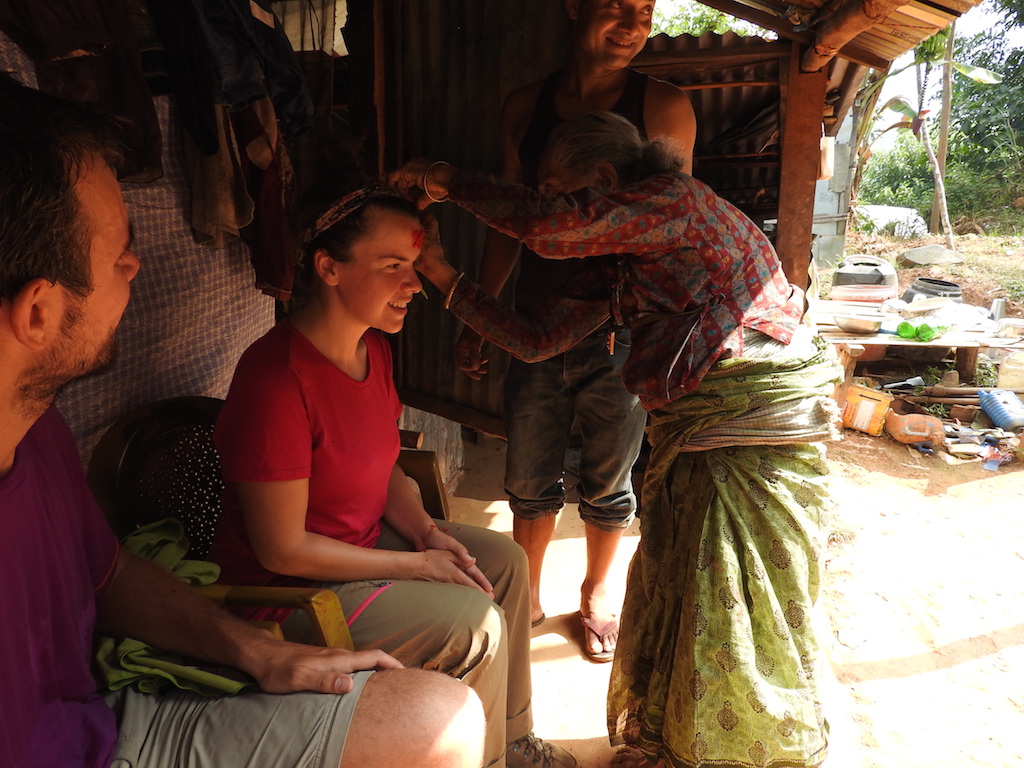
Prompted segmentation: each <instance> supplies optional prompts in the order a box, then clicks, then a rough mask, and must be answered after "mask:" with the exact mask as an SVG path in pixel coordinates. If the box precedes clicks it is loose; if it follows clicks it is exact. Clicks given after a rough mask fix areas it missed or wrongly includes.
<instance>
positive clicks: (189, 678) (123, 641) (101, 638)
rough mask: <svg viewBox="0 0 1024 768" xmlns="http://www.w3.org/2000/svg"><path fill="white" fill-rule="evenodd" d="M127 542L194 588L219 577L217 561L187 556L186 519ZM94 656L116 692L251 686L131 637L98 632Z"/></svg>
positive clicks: (223, 690)
mask: <svg viewBox="0 0 1024 768" xmlns="http://www.w3.org/2000/svg"><path fill="white" fill-rule="evenodd" d="M122 546H124V547H125V548H126V549H127V550H128V551H130V552H133V553H135V554H136V555H139V556H140V557H144V558H146V559H147V560H152V561H153V562H154V563H157V564H158V565H160V566H161V567H163V568H166V569H168V570H169V571H171V572H172V573H174V574H175V575H176V576H178V577H179V578H180V579H181V580H182V581H184V582H185V583H186V584H189V585H190V586H193V587H199V586H204V585H206V584H212V583H213V582H215V581H216V580H217V578H218V577H219V576H220V567H219V566H217V565H216V564H214V563H207V562H203V561H201V560H186V559H185V553H186V552H188V539H186V538H185V533H184V531H183V530H182V527H181V523H179V522H178V521H177V520H174V519H171V518H168V519H166V520H158V521H157V522H155V523H151V524H149V525H147V526H144V527H142V528H139V529H138V530H137V531H134V532H133V533H130V534H129V535H128V536H126V537H125V538H124V541H123V542H122ZM95 658H96V664H97V667H98V670H99V677H100V682H101V683H102V684H103V686H105V687H106V688H107V689H108V690H111V691H117V690H120V689H121V688H124V687H125V686H128V685H134V686H135V687H136V688H137V689H138V690H139V691H141V692H143V693H156V692H158V691H160V690H161V689H164V688H167V687H168V686H174V687H176V688H180V689H182V690H186V691H193V692H195V693H198V694H202V695H203V696H221V695H224V694H232V693H238V692H239V691H242V690H244V689H246V688H248V687H250V686H251V685H252V684H251V683H249V682H245V681H242V680H236V679H232V678H230V677H226V676H225V675H223V674H219V673H218V672H214V671H211V670H212V668H210V667H201V666H196V665H194V664H189V663H188V662H187V661H186V660H185V659H184V658H183V657H181V656H178V655H176V654H173V653H165V652H163V651H160V650H158V649H156V648H153V647H151V646H148V645H146V644H145V643H143V642H141V641H139V640H133V639H131V638H115V637H110V636H107V635H98V636H97V647H96V657H95ZM220 671H224V672H227V673H231V672H233V670H220Z"/></svg>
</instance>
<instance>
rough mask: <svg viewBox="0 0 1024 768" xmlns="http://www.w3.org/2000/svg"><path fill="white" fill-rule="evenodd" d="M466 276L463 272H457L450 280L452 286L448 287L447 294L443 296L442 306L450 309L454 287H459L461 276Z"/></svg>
mask: <svg viewBox="0 0 1024 768" xmlns="http://www.w3.org/2000/svg"><path fill="white" fill-rule="evenodd" d="M465 276H466V273H465V272H459V274H457V275H456V276H455V279H454V280H452V287H451V288H449V289H448V295H447V296H445V297H444V308H445V309H451V306H452V296H453V295H454V294H455V289H456V288H458V287H459V283H461V282H462V278H463V277H465Z"/></svg>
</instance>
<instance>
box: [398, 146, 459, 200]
mask: <svg viewBox="0 0 1024 768" xmlns="http://www.w3.org/2000/svg"><path fill="white" fill-rule="evenodd" d="M453 172H454V169H453V168H452V166H451V165H449V164H448V163H446V162H445V161H444V160H428V159H426V158H424V157H414V158H413V159H411V160H408V161H406V163H405V165H403V166H402V167H401V168H397V169H395V170H393V171H391V172H390V173H388V175H387V183H388V184H390V185H391V186H393V187H395V189H397V190H398V191H399V192H401V193H402V195H404V196H405V197H406V198H407V199H409V200H410V201H412V202H414V203H415V204H416V206H417V207H418V208H419V209H420V210H423V209H424V208H426V207H427V206H428V205H430V204H431V203H443V202H444V201H445V200H447V199H448V185H449V184H450V183H451V180H452V173H453Z"/></svg>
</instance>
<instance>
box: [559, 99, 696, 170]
mask: <svg viewBox="0 0 1024 768" xmlns="http://www.w3.org/2000/svg"><path fill="white" fill-rule="evenodd" d="M601 160H605V161H607V162H609V163H611V164H612V166H613V167H614V168H615V170H616V171H617V172H618V174H619V182H620V184H630V183H632V182H635V181H640V180H641V179H646V178H647V177H648V176H654V175H656V174H660V173H677V172H678V171H679V170H680V169H681V168H682V167H683V155H682V153H681V152H679V151H678V150H676V149H675V148H674V147H673V146H672V145H671V144H669V143H667V142H664V141H651V142H645V141H644V140H643V139H641V138H640V134H639V132H638V131H637V129H636V127H635V126H634V125H633V124H632V123H631V122H629V121H628V120H627V119H626V118H624V117H622V116H621V115H617V114H615V113H614V112H590V113H588V114H586V115H583V116H581V117H578V118H576V119H574V120H569V121H567V122H565V123H562V124H561V125H559V126H558V127H557V128H555V130H554V131H552V133H551V137H550V138H549V139H548V143H547V145H546V146H545V148H544V161H543V164H545V165H547V166H548V167H555V168H560V169H562V170H563V171H565V172H566V173H568V174H569V175H571V176H573V177H575V178H577V179H582V178H587V177H589V176H590V174H591V173H592V172H593V169H594V167H595V166H596V165H597V163H598V162H599V161H601Z"/></svg>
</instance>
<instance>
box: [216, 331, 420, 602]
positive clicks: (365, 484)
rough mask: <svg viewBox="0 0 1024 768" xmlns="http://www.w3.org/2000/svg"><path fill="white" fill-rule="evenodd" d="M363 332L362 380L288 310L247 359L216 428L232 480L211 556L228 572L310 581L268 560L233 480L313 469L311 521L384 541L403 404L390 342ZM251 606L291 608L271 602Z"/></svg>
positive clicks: (301, 474) (251, 579)
mask: <svg viewBox="0 0 1024 768" xmlns="http://www.w3.org/2000/svg"><path fill="white" fill-rule="evenodd" d="M363 339H364V341H365V342H366V346H367V352H368V358H369V368H368V371H367V375H366V378H365V379H363V380H362V381H356V380H354V379H353V378H351V377H350V376H348V375H347V374H345V373H344V372H342V371H341V370H340V369H339V368H338V367H337V366H336V365H335V364H334V363H332V362H331V361H330V360H328V359H327V358H326V357H324V355H323V354H321V352H320V351H319V350H318V349H317V348H316V347H314V346H313V344H312V343H310V341H309V340H308V339H307V338H306V337H305V336H303V335H302V334H301V333H299V332H298V331H297V330H296V329H295V328H294V327H292V325H291V324H290V323H289V322H288V321H287V320H284V321H282V322H280V323H279V324H278V325H276V326H275V327H274V328H272V329H271V330H270V331H269V332H268V333H267V334H266V335H265V336H264V337H263V338H261V339H259V340H258V341H256V342H255V343H254V344H253V345H252V346H251V347H249V349H247V350H246V351H245V354H243V355H242V358H241V360H239V362H238V367H237V368H236V369H235V376H234V379H233V380H232V382H231V388H230V390H229V391H228V396H227V399H226V400H225V403H224V408H223V410H222V411H221V413H220V417H219V418H218V419H217V426H216V428H215V430H214V435H213V436H214V442H215V443H216V445H217V450H218V451H219V452H220V458H221V466H222V469H223V472H224V481H225V484H226V489H225V492H224V495H223V507H224V509H223V512H222V514H221V517H220V522H219V524H218V527H217V535H216V537H215V539H214V543H213V548H212V550H211V553H210V557H211V559H212V560H214V561H215V562H217V563H218V564H219V565H220V566H221V581H222V582H224V583H227V584H248V585H259V584H277V585H286V586H306V585H308V584H310V583H311V582H310V581H309V580H307V579H302V578H297V577H292V576H283V575H281V574H276V573H271V572H270V571H268V570H266V569H265V568H264V567H263V566H262V565H260V563H259V561H258V560H257V559H256V555H255V554H254V553H253V551H252V547H251V546H250V545H249V538H248V536H247V534H246V531H245V525H244V522H243V519H242V514H241V510H240V508H239V504H238V496H237V494H236V492H235V487H234V483H239V482H273V481H283V480H300V479H303V478H309V504H308V509H307V513H306V530H307V531H312V532H314V533H319V534H322V535H324V536H330V537H331V538H334V539H338V540H340V541H345V542H348V543H349V544H357V545H359V546H362V547H372V546H374V545H375V544H376V543H377V539H378V537H379V536H380V522H381V518H382V517H383V515H384V510H385V505H386V503H387V495H388V481H389V479H390V477H391V471H392V469H393V468H394V466H395V462H396V461H397V459H398V452H399V449H400V443H399V436H398V425H397V421H398V417H399V416H400V415H401V411H402V406H401V404H400V403H399V401H398V393H397V392H396V391H395V385H394V381H393V380H392V366H391V350H390V348H389V347H388V344H387V342H386V341H385V339H384V337H383V336H382V335H381V334H380V333H379V332H378V331H375V330H370V331H368V332H367V333H366V335H365V336H364V337H363ZM285 614H286V612H285ZM246 615H247V616H249V617H251V618H257V619H264V618H271V619H280V618H281V616H282V614H281V612H279V611H273V610H268V609H255V610H252V611H248V612H246Z"/></svg>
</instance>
